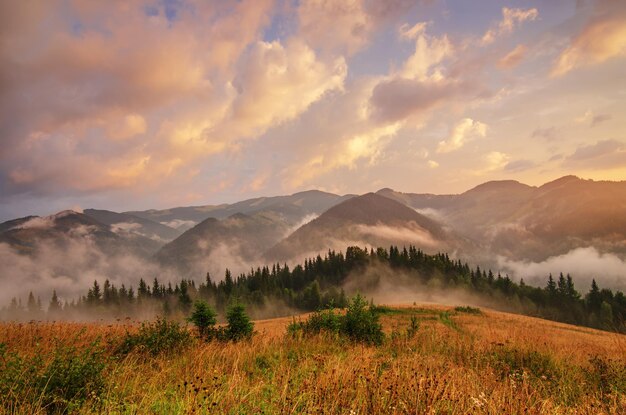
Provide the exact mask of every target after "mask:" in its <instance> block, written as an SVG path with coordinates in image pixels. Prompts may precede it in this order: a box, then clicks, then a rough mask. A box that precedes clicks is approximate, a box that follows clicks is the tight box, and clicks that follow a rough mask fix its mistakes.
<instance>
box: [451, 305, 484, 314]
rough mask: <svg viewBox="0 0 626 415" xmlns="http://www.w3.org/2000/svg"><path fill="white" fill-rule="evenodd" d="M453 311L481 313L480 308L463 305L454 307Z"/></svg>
mask: <svg viewBox="0 0 626 415" xmlns="http://www.w3.org/2000/svg"><path fill="white" fill-rule="evenodd" d="M454 311H456V312H458V313H466V314H475V315H480V314H482V312H481V311H480V308H477V307H470V306H465V307H461V306H457V307H454Z"/></svg>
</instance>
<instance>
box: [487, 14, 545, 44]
mask: <svg viewBox="0 0 626 415" xmlns="http://www.w3.org/2000/svg"><path fill="white" fill-rule="evenodd" d="M538 16H539V12H538V11H537V9H535V8H532V9H510V8H508V7H503V8H502V20H501V21H500V22H499V23H498V24H497V25H496V26H495V27H492V28H491V29H489V30H488V31H487V32H485V34H484V35H483V37H482V43H483V45H488V44H490V43H493V42H494V41H495V40H496V39H497V38H499V37H500V36H504V35H508V34H510V33H512V32H513V30H514V29H515V27H516V26H519V25H521V24H522V23H524V22H525V21H528V20H530V21H532V20H535V19H536V18H537V17H538Z"/></svg>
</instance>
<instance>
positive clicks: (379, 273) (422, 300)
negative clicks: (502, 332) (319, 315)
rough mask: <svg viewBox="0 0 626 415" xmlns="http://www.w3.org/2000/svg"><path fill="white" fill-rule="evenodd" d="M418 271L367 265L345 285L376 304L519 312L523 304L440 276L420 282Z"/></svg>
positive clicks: (350, 291) (347, 291) (352, 293)
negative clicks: (451, 283) (444, 280)
mask: <svg viewBox="0 0 626 415" xmlns="http://www.w3.org/2000/svg"><path fill="white" fill-rule="evenodd" d="M416 277H420V278H421V275H420V274H419V273H418V272H417V271H401V270H397V269H391V268H389V267H388V266H384V265H371V266H368V267H367V268H366V269H365V270H364V271H363V272H358V273H353V274H351V275H349V276H348V278H347V280H346V282H345V284H344V286H343V288H344V289H345V291H346V293H347V294H348V295H354V294H356V293H361V294H363V295H364V296H365V297H367V298H368V299H372V300H374V303H376V304H390V305H391V304H405V305H411V304H413V303H416V304H440V305H447V306H459V305H460V306H467V305H469V306H473V307H490V308H497V309H499V310H504V311H511V312H520V311H521V309H522V304H521V303H520V302H519V301H517V300H515V299H513V300H511V299H510V298H508V299H505V298H500V297H498V296H497V295H496V296H492V297H487V296H483V295H480V294H477V293H472V292H469V291H468V290H467V289H465V288H463V287H457V288H453V287H450V286H446V287H444V286H442V282H441V281H439V280H437V279H430V280H428V281H427V282H425V283H424V282H421V281H420V279H418V278H416Z"/></svg>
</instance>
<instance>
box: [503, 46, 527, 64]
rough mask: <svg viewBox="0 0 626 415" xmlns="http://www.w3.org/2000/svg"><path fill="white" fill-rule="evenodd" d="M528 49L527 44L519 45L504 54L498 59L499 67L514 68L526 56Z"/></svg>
mask: <svg viewBox="0 0 626 415" xmlns="http://www.w3.org/2000/svg"><path fill="white" fill-rule="evenodd" d="M527 51H528V47H527V46H526V45H517V46H516V47H515V49H513V50H512V51H510V52H509V53H507V54H506V55H504V56H503V57H502V58H501V59H500V60H499V61H498V68H500V69H512V68H514V67H516V66H517V65H519V64H520V62H521V61H522V60H523V59H524V58H525V57H526V52H527Z"/></svg>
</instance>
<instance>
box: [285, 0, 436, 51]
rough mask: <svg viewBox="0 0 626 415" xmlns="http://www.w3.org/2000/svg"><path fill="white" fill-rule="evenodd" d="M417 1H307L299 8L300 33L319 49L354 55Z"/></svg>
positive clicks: (301, 3)
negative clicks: (385, 25)
mask: <svg viewBox="0 0 626 415" xmlns="http://www.w3.org/2000/svg"><path fill="white" fill-rule="evenodd" d="M423 2H424V1H418V2H416V1H414V0H387V1H384V2H381V1H370V0H304V1H302V2H300V4H299V7H298V12H297V14H298V23H299V34H300V35H301V36H302V38H303V39H304V40H305V41H306V42H307V43H309V44H310V45H312V46H313V47H314V48H316V49H322V50H325V51H330V52H334V53H340V54H347V55H352V54H354V53H356V52H358V51H359V50H361V49H363V48H364V47H365V46H366V45H367V44H368V43H369V41H370V38H371V37H372V35H373V34H374V33H375V32H376V31H377V30H378V29H379V28H380V27H381V26H382V24H383V23H385V22H387V21H389V20H390V19H393V18H395V17H398V16H402V15H404V14H405V13H406V12H408V11H409V10H410V9H411V8H412V7H414V6H415V4H416V3H423Z"/></svg>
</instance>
